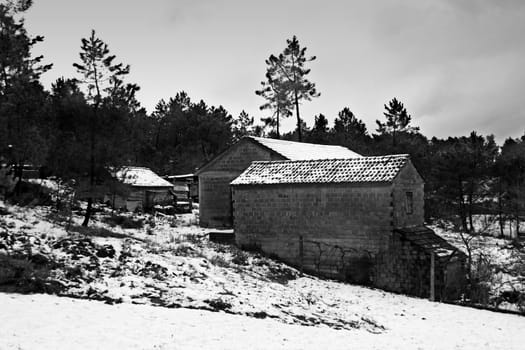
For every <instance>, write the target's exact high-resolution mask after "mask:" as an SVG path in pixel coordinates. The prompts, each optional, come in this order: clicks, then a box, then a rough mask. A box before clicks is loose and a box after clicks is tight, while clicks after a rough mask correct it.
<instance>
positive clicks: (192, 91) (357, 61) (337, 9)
mask: <svg viewBox="0 0 525 350" xmlns="http://www.w3.org/2000/svg"><path fill="white" fill-rule="evenodd" d="M25 17H26V24H27V27H28V30H29V32H30V33H31V34H33V35H36V34H39V35H44V36H45V41H44V42H43V43H41V44H39V45H38V46H37V47H36V48H35V50H34V54H44V55H45V57H46V62H52V63H54V67H53V70H51V71H50V72H48V73H46V75H45V76H44V78H43V80H44V84H45V85H46V86H49V85H50V83H51V82H53V81H54V80H56V79H57V78H58V77H61V76H65V77H74V76H76V72H75V70H74V68H73V67H72V63H73V62H78V61H79V59H78V52H79V49H80V39H81V38H83V37H87V36H88V35H89V34H90V31H91V29H92V28H93V29H95V30H96V31H97V34H98V36H99V37H100V38H101V39H103V40H104V41H105V42H106V43H108V45H109V48H110V50H111V52H112V53H113V54H115V55H116V56H117V59H116V61H118V62H123V63H126V64H130V65H131V74H130V76H129V78H128V81H129V82H135V83H137V84H139V85H140V87H141V91H140V92H139V95H138V98H139V100H140V101H141V103H142V104H143V106H145V107H146V108H147V109H148V111H152V110H153V108H154V106H155V104H156V103H157V102H158V101H159V100H160V99H161V98H164V99H168V98H170V97H172V96H175V94H176V93H177V92H179V91H181V90H184V91H186V92H187V93H188V94H189V95H190V97H191V98H192V100H194V101H198V100H200V99H204V101H205V102H206V103H208V105H223V106H224V107H225V108H226V109H227V110H228V111H229V112H230V113H231V114H232V115H233V116H237V115H238V114H239V113H240V112H241V110H242V109H244V110H246V111H247V112H248V113H249V114H250V115H254V116H255V117H256V119H259V118H260V117H264V116H265V115H266V114H267V112H261V111H259V108H258V107H259V106H260V105H261V104H262V103H263V99H262V98H261V97H259V96H256V95H255V93H254V91H255V90H256V89H258V88H259V87H260V81H261V80H264V74H265V69H266V65H265V63H264V60H265V59H266V58H268V56H269V55H270V54H278V53H280V52H281V51H282V50H283V49H284V47H285V45H286V39H287V38H291V37H292V35H294V34H295V35H297V36H298V38H299V41H300V43H301V44H302V45H304V46H306V47H308V50H307V53H309V54H310V55H315V56H317V60H315V61H313V62H312V63H311V64H310V67H311V69H312V72H311V74H310V80H312V81H313V82H315V83H316V84H317V88H318V90H319V91H320V92H321V97H319V98H317V99H315V100H314V101H312V102H305V103H304V105H303V106H302V109H301V114H302V116H304V118H305V120H306V122H307V123H308V125H309V126H311V125H312V124H313V117H314V115H317V114H319V113H323V114H325V115H326V116H327V117H328V119H329V120H330V121H331V122H332V121H333V119H334V118H335V116H336V114H337V112H338V111H339V110H341V109H342V108H343V107H345V106H348V107H349V108H350V109H351V110H352V111H353V112H354V113H355V114H356V115H357V116H358V117H359V118H361V119H363V120H364V121H365V123H366V124H367V127H368V128H369V131H371V132H373V131H375V128H376V125H375V120H376V119H381V118H383V115H382V112H383V110H384V109H383V105H384V104H385V103H387V102H388V101H389V100H390V99H392V98H393V97H397V98H398V99H400V100H401V101H402V102H404V104H405V106H406V107H407V110H408V112H409V113H410V114H411V115H412V117H413V123H414V125H416V126H419V127H420V128H421V131H422V133H423V134H425V135H426V136H428V137H431V136H438V137H446V136H458V135H465V134H468V133H470V131H472V130H476V131H478V132H481V133H483V134H490V133H493V134H495V135H496V138H497V140H498V141H499V142H502V141H503V139H505V138H507V137H509V136H511V137H518V136H521V135H523V134H524V132H525V109H524V107H523V100H524V97H525V59H524V57H525V35H524V34H525V1H523V0H381V1H378V0H376V1H352V0H346V1H344V0H341V1H335V0H334V1H330V0H325V1H309V0H302V1H298V0H288V1H285V0H280V1H279V0H266V1H252V0H222V1H221V0H209V1H208V0H193V1H191V0H172V1H169V0H150V1H135V0H111V1H109V0H90V1H85V0H34V5H33V7H32V8H31V9H30V11H29V12H28V13H27V14H26V15H25ZM330 126H331V124H330ZM292 127H293V119H289V120H287V121H286V123H285V129H286V128H287V129H291V128H292Z"/></svg>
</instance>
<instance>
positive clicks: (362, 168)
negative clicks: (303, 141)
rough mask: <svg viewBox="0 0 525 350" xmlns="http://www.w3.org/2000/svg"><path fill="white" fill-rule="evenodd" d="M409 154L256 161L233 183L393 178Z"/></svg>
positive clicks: (386, 180)
mask: <svg viewBox="0 0 525 350" xmlns="http://www.w3.org/2000/svg"><path fill="white" fill-rule="evenodd" d="M408 161H409V156H408V154H397V155H389V156H380V157H360V158H350V159H320V160H301V161H270V162H253V163H252V165H250V167H248V169H246V170H245V171H244V172H243V173H242V174H241V175H239V177H237V178H236V179H235V180H234V181H233V182H232V183H231V184H232V185H255V184H260V185H270V184H297V183H369V182H392V181H393V180H394V178H395V177H396V176H397V174H398V173H399V171H400V170H401V168H403V166H404V165H405V164H406V163H407V162H408Z"/></svg>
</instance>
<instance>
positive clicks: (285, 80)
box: [267, 35, 320, 142]
mask: <svg viewBox="0 0 525 350" xmlns="http://www.w3.org/2000/svg"><path fill="white" fill-rule="evenodd" d="M286 44H287V46H286V48H285V49H284V51H283V53H281V54H279V56H275V55H271V56H270V58H269V59H268V61H267V64H268V65H269V67H271V68H272V69H271V70H269V73H270V78H271V80H272V81H276V82H279V86H280V89H282V90H283V91H285V92H286V93H283V97H284V96H285V97H286V98H287V99H288V100H289V101H292V102H293V105H294V106H295V115H296V118H297V136H298V140H299V142H301V141H302V134H303V133H302V127H301V117H300V114H299V103H300V101H302V100H306V101H311V100H312V98H314V97H319V96H320V93H319V92H317V90H316V88H315V83H312V82H311V81H309V80H308V79H307V78H306V76H307V75H308V74H309V73H310V69H308V68H306V63H308V62H311V61H313V60H315V59H316V57H315V56H311V57H306V49H307V48H306V47H301V45H300V44H299V40H298V39H297V37H296V36H295V35H294V36H293V38H292V39H287V40H286Z"/></svg>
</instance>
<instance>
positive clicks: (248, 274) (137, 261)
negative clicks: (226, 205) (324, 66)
mask: <svg viewBox="0 0 525 350" xmlns="http://www.w3.org/2000/svg"><path fill="white" fill-rule="evenodd" d="M194 214H195V213H194ZM194 214H184V215H178V216H177V217H176V218H172V217H167V216H163V215H157V216H149V215H143V216H137V215H134V216H129V217H127V218H125V219H128V224H132V226H133V223H134V222H135V223H136V222H138V221H140V220H142V224H141V225H138V227H135V228H123V227H121V226H119V225H120V224H116V223H115V222H113V221H111V220H109V221H108V220H107V218H108V217H109V216H110V215H109V213H108V212H107V211H106V212H104V211H103V212H101V213H98V214H96V215H95V216H94V218H93V222H92V223H91V224H90V228H89V229H83V228H82V227H80V222H81V220H82V218H81V217H80V216H78V215H73V217H72V218H71V220H69V218H67V217H63V216H61V215H60V213H56V212H55V211H54V210H53V208H52V207H33V208H29V207H18V206H10V205H6V204H4V203H2V202H0V281H1V280H2V279H3V280H4V281H9V278H10V276H12V275H13V273H15V274H16V273H18V274H19V275H20V276H18V277H16V278H15V279H14V281H16V283H15V284H14V285H9V284H7V285H4V286H0V290H4V291H11V292H13V291H19V290H25V289H24V288H26V289H27V290H26V291H32V292H35V291H37V292H38V291H46V292H47V293H56V294H58V295H61V296H62V297H57V296H52V295H43V294H33V295H21V294H16V293H10V294H7V293H4V294H2V293H0V349H50V348H53V349H75V348H82V349H84V348H92V349H93V348H104V349H106V348H122V349H128V348H131V349H133V348H134V349H241V348H242V349H246V348H248V349H274V348H283V349H310V348H311V349H318V348H320V347H321V346H330V347H331V348H333V349H343V348H344V349H348V348H356V349H524V346H523V344H525V334H524V332H523V330H525V318H524V317H520V316H515V315H506V314H500V313H494V312H489V311H481V310H475V309H471V308H465V307H459V306H452V305H445V304H440V303H431V302H429V301H426V300H423V299H416V298H410V297H406V296H402V295H396V294H392V293H387V292H384V291H381V290H376V289H370V288H364V287H359V286H353V285H348V284H344V283H338V282H335V281H327V280H322V279H318V278H315V277H312V276H308V275H304V276H301V275H300V273H299V272H298V271H297V270H295V269H293V268H290V267H288V266H286V265H284V264H282V263H279V262H277V261H274V260H271V259H269V258H267V257H265V256H262V255H260V254H257V253H248V252H243V251H240V250H238V249H237V248H236V247H233V246H228V245H220V244H216V243H213V242H210V241H209V240H208V237H207V234H208V232H209V230H205V229H202V228H200V227H198V226H196V223H197V218H196V216H195V215H194ZM126 215H127V214H126ZM122 218H123V217H120V219H122ZM119 222H120V221H119ZM67 227H69V230H68V231H66V228H67ZM443 234H444V233H443ZM445 235H446V234H445ZM493 253H494V254H495V255H496V256H497V255H498V253H497V251H496V250H494V252H493ZM507 260H508V259H502V262H503V263H504V262H506V261H507ZM13 266H14V267H16V268H13ZM13 276H14V275H13ZM13 278H14V277H13ZM66 296H70V297H75V299H70V298H67V297H66ZM81 299H85V300H81ZM93 299H96V300H102V301H106V304H105V303H102V302H100V301H95V300H93ZM108 304H113V305H108ZM137 304H141V305H137ZM211 311H216V312H211ZM248 316H250V317H248Z"/></svg>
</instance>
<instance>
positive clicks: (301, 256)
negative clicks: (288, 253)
mask: <svg viewBox="0 0 525 350" xmlns="http://www.w3.org/2000/svg"><path fill="white" fill-rule="evenodd" d="M303 265H304V241H303V236H299V267H300V268H301V275H302V274H303Z"/></svg>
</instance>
